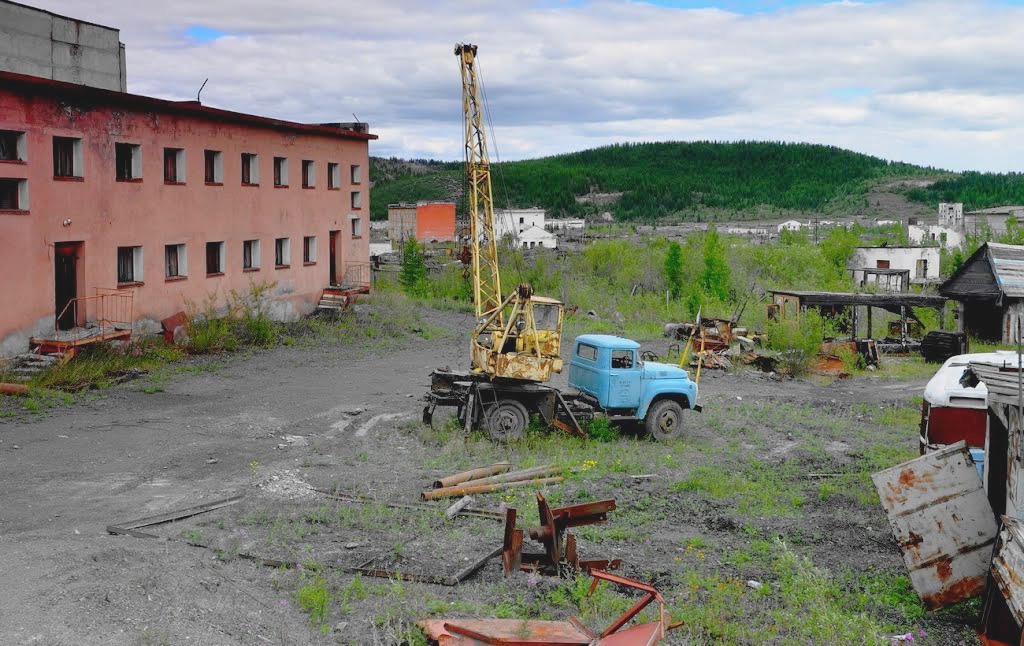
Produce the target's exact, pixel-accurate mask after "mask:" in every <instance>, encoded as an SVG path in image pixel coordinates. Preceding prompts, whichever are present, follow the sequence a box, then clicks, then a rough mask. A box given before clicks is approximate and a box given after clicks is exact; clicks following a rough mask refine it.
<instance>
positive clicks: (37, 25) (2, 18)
mask: <svg viewBox="0 0 1024 646" xmlns="http://www.w3.org/2000/svg"><path fill="white" fill-rule="evenodd" d="M50 24H51V23H50V14H48V13H45V12H42V11H36V10H35V9H32V8H31V7H21V6H18V5H11V4H6V3H5V4H0V25H3V27H2V28H0V33H3V32H12V33H13V32H20V33H23V34H35V35H37V36H43V37H45V38H46V39H47V40H49V39H50V33H51V28H50ZM0 42H3V41H2V40H0Z"/></svg>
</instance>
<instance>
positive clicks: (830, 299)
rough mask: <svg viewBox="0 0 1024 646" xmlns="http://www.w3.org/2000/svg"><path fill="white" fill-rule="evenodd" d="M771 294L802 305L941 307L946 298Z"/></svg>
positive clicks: (803, 292)
mask: <svg viewBox="0 0 1024 646" xmlns="http://www.w3.org/2000/svg"><path fill="white" fill-rule="evenodd" d="M771 293H772V294H782V295H784V296H795V297H797V298H798V299H800V303H801V304H802V305H818V306H821V305H825V306H828V305H870V306H872V307H899V306H901V305H906V306H910V307H942V306H943V305H944V304H945V303H946V299H945V298H944V297H942V296H928V295H925V294H864V293H858V292H808V291H800V290H788V289H774V290H772V291H771Z"/></svg>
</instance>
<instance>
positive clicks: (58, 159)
mask: <svg viewBox="0 0 1024 646" xmlns="http://www.w3.org/2000/svg"><path fill="white" fill-rule="evenodd" d="M53 176H54V177H81V176H82V140H81V139H79V138H77V137H54V138H53Z"/></svg>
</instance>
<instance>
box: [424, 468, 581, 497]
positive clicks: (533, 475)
mask: <svg viewBox="0 0 1024 646" xmlns="http://www.w3.org/2000/svg"><path fill="white" fill-rule="evenodd" d="M495 466H497V465H495ZM481 470H482V469H475V470H474V471H481ZM561 471H562V468H561V467H559V466H558V465H557V464H548V465H544V466H541V467H533V468H531V469H521V470H519V471H512V472H510V473H501V474H498V475H493V476H487V477H479V478H477V479H475V480H466V481H463V482H461V483H460V484H457V485H455V486H451V487H447V486H446V487H441V488H435V489H428V490H427V491H424V492H423V493H422V494H420V497H421V498H423V500H438V499H440V498H452V497H457V496H464V495H466V494H471V493H482V492H486V491H500V490H502V489H509V488H511V487H526V486H530V485H543V484H553V483H556V482H561V481H562V478H561V477H560V476H555V475H554V474H556V473H560V472H561ZM465 473H473V472H472V471H467V472H465ZM462 475H465V474H456V476H451V477H449V478H445V479H444V480H451V479H452V478H455V477H457V476H462ZM438 482H443V480H438V481H437V482H435V483H434V485H435V487H436V486H437V483H438Z"/></svg>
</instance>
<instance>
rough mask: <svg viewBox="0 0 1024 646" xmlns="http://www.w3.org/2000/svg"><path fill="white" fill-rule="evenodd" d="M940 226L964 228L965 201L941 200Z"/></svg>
mask: <svg viewBox="0 0 1024 646" xmlns="http://www.w3.org/2000/svg"><path fill="white" fill-rule="evenodd" d="M939 226H942V227H948V228H950V229H962V228H963V226H964V203H963V202H940V203H939Z"/></svg>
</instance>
